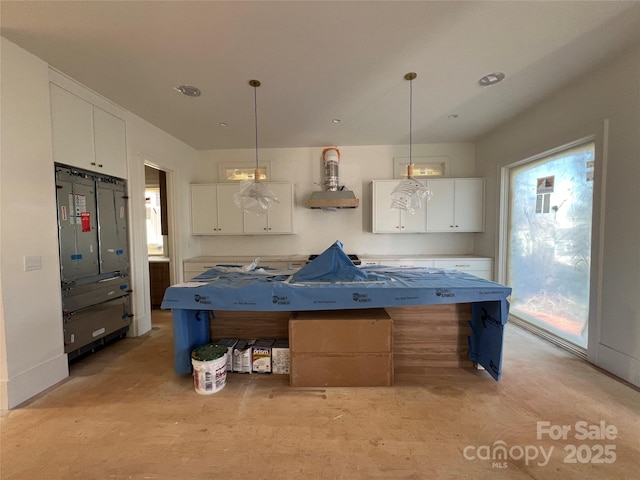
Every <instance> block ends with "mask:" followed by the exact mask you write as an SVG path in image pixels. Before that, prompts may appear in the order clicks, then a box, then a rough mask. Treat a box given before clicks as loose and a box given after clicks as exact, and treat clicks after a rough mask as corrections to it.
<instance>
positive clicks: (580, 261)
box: [506, 139, 595, 356]
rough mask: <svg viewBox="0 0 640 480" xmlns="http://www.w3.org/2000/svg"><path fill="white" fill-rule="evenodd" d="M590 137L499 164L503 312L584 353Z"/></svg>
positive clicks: (590, 200)
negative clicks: (505, 288) (502, 170)
mask: <svg viewBox="0 0 640 480" xmlns="http://www.w3.org/2000/svg"><path fill="white" fill-rule="evenodd" d="M594 167H595V143H594V141H593V139H589V140H582V141H580V142H576V143H574V144H571V145H566V146H563V147H561V148H558V149H555V150H554V151H551V152H545V153H543V154H540V155H537V156H535V157H532V158H529V159H526V160H524V161H522V162H519V163H517V164H514V165H511V166H509V167H506V170H507V172H506V173H507V175H506V178H507V179H508V184H509V188H508V191H509V199H508V234H507V249H506V254H507V262H506V264H507V268H506V274H507V275H506V281H507V284H508V285H510V286H511V287H512V289H513V293H512V296H511V300H510V303H511V309H510V314H511V315H512V316H513V317H515V319H516V320H517V321H516V323H521V324H523V326H525V327H526V326H528V327H531V329H532V330H534V331H537V333H539V332H542V333H543V335H542V336H545V337H547V338H549V339H551V340H552V341H556V343H559V344H561V345H563V346H565V347H567V348H569V349H570V350H572V351H574V352H576V353H579V354H581V355H583V356H586V348H587V339H588V319H589V296H590V290H589V285H590V270H591V268H590V267H591V232H592V218H593V184H594V177H593V175H594Z"/></svg>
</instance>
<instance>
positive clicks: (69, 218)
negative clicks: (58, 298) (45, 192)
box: [55, 164, 132, 361]
mask: <svg viewBox="0 0 640 480" xmlns="http://www.w3.org/2000/svg"><path fill="white" fill-rule="evenodd" d="M55 172H56V199H57V210H58V241H59V251H60V288H61V292H62V318H63V329H64V348H65V352H66V353H67V355H68V358H69V361H71V360H73V359H75V358H77V357H79V356H80V355H83V354H85V353H88V352H91V351H93V350H95V349H96V348H97V347H100V346H103V345H105V344H107V343H109V342H110V341H112V340H115V339H118V338H122V337H124V336H126V334H127V331H128V330H129V327H130V325H131V317H132V314H131V282H130V276H129V247H128V243H129V242H128V221H127V216H128V215H127V213H128V212H127V198H128V197H127V184H126V181H125V180H123V179H120V178H115V177H109V176H105V175H100V174H98V173H94V172H90V171H86V170H82V169H79V168H75V167H70V166H66V165H60V164H56V166H55Z"/></svg>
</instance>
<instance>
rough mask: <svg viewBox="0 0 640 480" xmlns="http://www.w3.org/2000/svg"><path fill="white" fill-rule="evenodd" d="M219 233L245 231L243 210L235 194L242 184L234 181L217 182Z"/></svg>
mask: <svg viewBox="0 0 640 480" xmlns="http://www.w3.org/2000/svg"><path fill="white" fill-rule="evenodd" d="M217 189H218V191H217V208H218V231H217V232H216V233H218V234H219V235H240V234H242V233H243V222H242V210H240V208H238V206H237V205H236V203H235V194H236V192H237V191H238V190H239V189H240V185H238V184H234V183H228V184H227V183H219V184H217Z"/></svg>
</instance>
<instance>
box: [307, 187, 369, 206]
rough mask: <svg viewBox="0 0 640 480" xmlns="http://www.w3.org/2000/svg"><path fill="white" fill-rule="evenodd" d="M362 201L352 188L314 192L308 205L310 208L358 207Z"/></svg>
mask: <svg viewBox="0 0 640 480" xmlns="http://www.w3.org/2000/svg"><path fill="white" fill-rule="evenodd" d="M358 205H360V201H359V200H358V199H357V198H356V196H355V194H354V193H353V192H352V191H351V190H335V191H331V190H330V191H326V192H313V193H312V194H311V197H310V198H309V202H308V203H307V206H308V207H309V208H324V209H328V210H333V209H335V208H357V207H358Z"/></svg>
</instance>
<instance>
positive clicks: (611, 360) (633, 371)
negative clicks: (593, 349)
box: [597, 344, 640, 387]
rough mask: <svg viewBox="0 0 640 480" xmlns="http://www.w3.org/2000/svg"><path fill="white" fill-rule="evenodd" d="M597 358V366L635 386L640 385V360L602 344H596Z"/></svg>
mask: <svg viewBox="0 0 640 480" xmlns="http://www.w3.org/2000/svg"><path fill="white" fill-rule="evenodd" d="M597 358H598V363H597V366H598V367H600V368H602V369H604V370H606V371H607V372H611V373H613V374H614V375H615V376H617V377H620V378H621V379H622V380H625V381H627V382H629V383H631V384H633V385H635V386H636V387H640V360H638V359H637V358H634V357H631V356H629V355H625V354H624V353H620V352H618V351H617V350H614V349H612V348H609V347H607V346H606V345H603V344H599V345H598V357H597Z"/></svg>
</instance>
